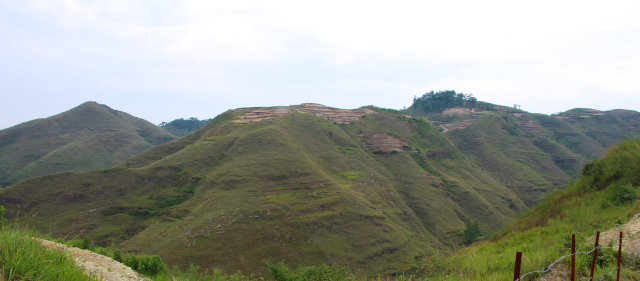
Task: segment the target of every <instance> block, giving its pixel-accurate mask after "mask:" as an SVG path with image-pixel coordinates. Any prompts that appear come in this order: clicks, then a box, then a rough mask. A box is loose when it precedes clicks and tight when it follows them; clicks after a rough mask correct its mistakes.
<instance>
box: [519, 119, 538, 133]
mask: <svg viewBox="0 0 640 281" xmlns="http://www.w3.org/2000/svg"><path fill="white" fill-rule="evenodd" d="M518 125H520V127H522V129H523V130H525V131H527V132H540V129H538V126H536V122H535V121H518Z"/></svg>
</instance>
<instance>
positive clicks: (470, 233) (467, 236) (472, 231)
mask: <svg viewBox="0 0 640 281" xmlns="http://www.w3.org/2000/svg"><path fill="white" fill-rule="evenodd" d="M480 235H482V232H481V231H480V226H479V225H478V222H477V221H474V222H473V223H471V220H469V221H467V229H465V230H464V243H466V244H471V243H473V242H475V241H476V240H478V237H479V236H480Z"/></svg>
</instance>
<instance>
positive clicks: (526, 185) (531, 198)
mask: <svg viewBox="0 0 640 281" xmlns="http://www.w3.org/2000/svg"><path fill="white" fill-rule="evenodd" d="M460 105H464V106H465V107H460ZM406 112H407V113H409V114H412V115H414V116H421V117H424V118H427V119H429V120H430V121H431V122H432V123H433V124H434V125H436V126H438V127H439V128H440V130H441V131H442V132H443V133H444V134H445V136H446V137H447V138H448V139H449V140H451V141H452V142H453V143H454V144H456V146H457V148H458V149H459V150H460V151H461V152H462V153H463V154H465V155H466V156H467V157H468V158H469V159H470V160H471V161H473V162H474V164H476V165H478V166H479V167H481V168H482V169H485V170H487V171H489V172H490V173H491V175H492V176H493V177H494V178H496V179H497V180H499V181H500V182H501V183H502V184H504V185H506V186H508V187H509V188H511V189H512V190H514V192H516V193H517V194H518V197H519V198H521V199H522V200H523V201H524V202H525V203H526V204H527V205H528V206H533V205H534V204H535V203H536V202H538V201H540V200H541V199H542V198H544V196H545V194H546V193H547V192H548V191H551V190H553V189H555V188H557V187H563V186H564V184H565V183H566V182H567V181H569V180H570V179H575V178H577V177H578V176H579V174H580V171H581V169H582V166H583V165H584V164H585V163H587V162H588V161H590V160H593V159H597V158H599V157H602V156H604V154H605V152H606V150H607V149H608V148H610V147H611V146H612V145H613V144H614V143H616V142H618V141H620V140H622V139H623V138H624V137H632V136H638V134H639V133H640V128H638V126H639V125H638V124H640V113H638V112H636V111H629V110H612V111H606V112H601V111H597V110H591V109H572V110H569V111H567V112H563V113H560V114H558V115H555V116H548V115H544V114H532V113H528V112H525V111H522V110H520V109H515V108H509V107H504V106H499V105H493V104H489V103H486V102H481V101H476V100H475V98H473V96H471V95H464V94H457V93H455V91H443V92H438V93H435V94H434V93H433V92H430V93H427V94H425V95H424V96H423V97H421V98H417V99H415V100H414V103H413V104H412V106H410V107H409V108H408V109H407V110H406Z"/></svg>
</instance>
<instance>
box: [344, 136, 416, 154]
mask: <svg viewBox="0 0 640 281" xmlns="http://www.w3.org/2000/svg"><path fill="white" fill-rule="evenodd" d="M356 136H357V137H359V138H363V139H364V146H365V147H373V148H375V149H376V150H380V151H394V150H397V151H398V152H412V151H415V150H412V149H407V148H405V147H404V146H405V145H408V144H407V142H405V141H403V140H401V139H398V138H394V137H392V136H390V135H389V134H386V133H375V134H356Z"/></svg>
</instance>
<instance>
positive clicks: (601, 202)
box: [425, 139, 640, 280]
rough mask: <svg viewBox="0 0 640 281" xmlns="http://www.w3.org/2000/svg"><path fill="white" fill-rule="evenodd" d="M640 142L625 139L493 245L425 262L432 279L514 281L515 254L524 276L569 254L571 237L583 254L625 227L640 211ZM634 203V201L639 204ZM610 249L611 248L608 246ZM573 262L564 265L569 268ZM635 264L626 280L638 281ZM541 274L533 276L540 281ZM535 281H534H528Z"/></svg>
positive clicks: (611, 262) (607, 256)
mask: <svg viewBox="0 0 640 281" xmlns="http://www.w3.org/2000/svg"><path fill="white" fill-rule="evenodd" d="M639 163H640V139H630V140H625V141H623V142H622V143H621V144H619V145H616V146H614V147H613V148H612V149H611V150H609V152H608V154H607V155H606V157H604V158H603V159H599V160H595V161H593V162H591V163H589V164H588V166H586V167H585V169H584V172H583V173H582V175H581V176H580V178H579V179H578V180H577V181H574V182H572V183H571V184H570V186H569V187H568V188H567V189H566V190H563V191H559V190H558V191H556V192H554V193H552V194H550V195H549V196H548V197H547V198H546V199H545V200H544V201H542V202H540V203H539V204H537V205H536V206H535V207H534V208H533V209H531V210H529V211H527V212H525V213H524V214H523V215H522V216H521V217H520V218H519V219H518V220H516V221H515V222H514V223H512V224H510V225H509V226H508V227H506V228H505V229H504V230H502V231H501V232H500V233H499V234H498V235H496V236H495V238H494V239H493V240H492V241H490V242H484V243H480V244H477V245H474V246H472V247H469V248H467V249H464V250H462V251H460V252H459V253H457V254H456V255H455V256H453V257H451V258H440V257H435V258H433V259H431V261H429V262H427V263H426V266H425V268H426V269H428V271H427V272H428V275H429V276H430V277H431V278H432V279H430V280H441V279H442V280H444V279H446V280H452V277H453V279H454V280H505V279H507V278H512V276H513V266H514V264H513V263H514V261H513V260H514V256H515V252H516V251H522V252H523V268H522V273H523V274H524V273H526V272H529V271H533V270H542V269H545V267H546V266H548V265H550V264H551V263H552V262H553V261H554V260H555V259H556V258H558V257H561V256H563V255H566V254H567V253H570V248H569V247H570V245H571V244H570V241H571V240H570V235H571V234H576V240H577V244H578V251H589V250H590V249H591V248H592V247H593V245H591V244H589V243H586V242H585V239H586V238H588V237H592V236H593V235H594V234H595V232H596V231H604V230H607V229H610V228H613V227H615V226H616V225H618V224H620V223H624V222H625V221H627V220H628V219H629V218H630V217H632V216H633V215H634V214H636V213H637V212H638V210H639V209H640V200H637V199H638V187H639V186H640V176H639V175H640V164H639ZM634 200H635V201H634ZM604 246H607V245H604ZM601 252H602V253H604V255H602V256H600V258H599V260H600V261H602V264H601V266H599V267H598V268H597V269H596V275H601V274H603V273H607V272H610V271H611V269H612V268H613V267H615V255H616V254H617V253H615V252H614V251H612V250H603V251H601ZM568 261H569V259H566V260H565V263H564V265H567V263H566V262H568ZM589 263H590V257H589V256H587V255H578V256H577V270H578V272H579V274H580V275H582V276H584V275H585V274H587V275H588V266H589ZM635 266H636V265H635V261H634V260H627V264H626V265H624V266H623V269H624V270H623V275H624V276H626V277H624V278H623V280H630V279H633V280H637V278H638V274H637V273H634V270H632V269H630V268H629V267H635ZM536 276H539V275H533V276H532V277H536ZM527 280H530V279H527Z"/></svg>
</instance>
